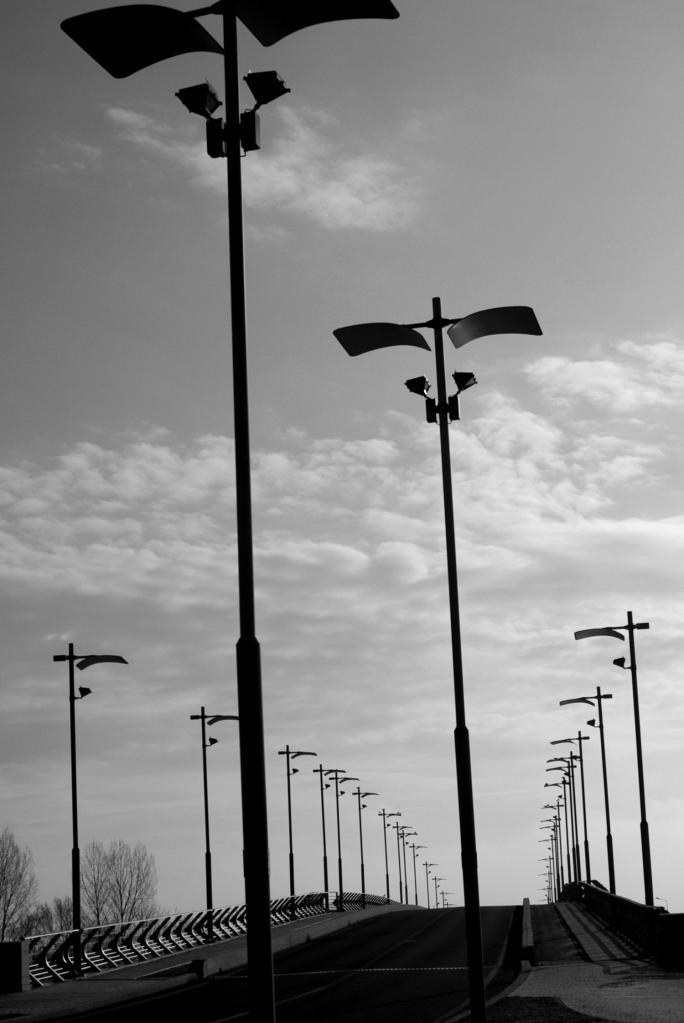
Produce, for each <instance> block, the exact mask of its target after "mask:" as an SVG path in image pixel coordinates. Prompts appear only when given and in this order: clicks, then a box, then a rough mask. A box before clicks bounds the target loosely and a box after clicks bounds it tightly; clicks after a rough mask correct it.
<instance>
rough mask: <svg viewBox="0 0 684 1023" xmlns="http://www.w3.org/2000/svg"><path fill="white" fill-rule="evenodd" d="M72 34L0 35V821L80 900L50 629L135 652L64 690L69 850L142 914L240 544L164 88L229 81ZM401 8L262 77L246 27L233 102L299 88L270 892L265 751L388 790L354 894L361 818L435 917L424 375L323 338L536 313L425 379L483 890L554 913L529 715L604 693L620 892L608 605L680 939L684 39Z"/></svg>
mask: <svg viewBox="0 0 684 1023" xmlns="http://www.w3.org/2000/svg"><path fill="white" fill-rule="evenodd" d="M111 2H112V3H114V0H111ZM92 6H93V5H92V3H91V2H90V0H60V2H59V3H56V2H55V0H28V2H27V0H4V2H3V4H2V10H1V12H0V18H1V19H2V29H3V31H2V40H3V41H2V44H1V45H2V47H3V53H2V57H3V59H2V61H0V75H1V76H2V80H3V87H4V95H5V103H4V104H3V107H2V115H1V116H2V120H3V126H2V127H3V138H4V143H5V144H4V153H5V156H4V159H3V161H2V163H1V164H0V182H1V187H2V195H3V204H2V206H3V229H2V232H1V233H0V238H1V244H2V248H3V273H2V278H1V284H0V287H2V310H3V316H2V336H3V350H4V359H3V368H2V373H1V374H0V388H1V389H2V400H1V401H0V444H1V463H0V466H1V467H0V474H1V485H0V516H1V525H0V542H1V544H2V556H1V557H0V576H1V579H0V583H1V585H0V600H1V606H2V615H1V616H0V639H1V642H2V659H1V662H0V670H1V672H2V675H1V678H2V689H1V693H2V701H3V706H2V741H1V742H0V758H1V771H2V780H3V783H2V787H1V799H0V825H3V826H4V825H7V826H8V827H10V828H11V829H12V830H13V831H14V833H15V835H16V837H17V839H18V841H19V842H20V843H21V844H25V845H28V846H30V848H31V849H32V851H33V853H34V856H35V860H36V868H37V872H38V876H39V880H40V886H41V887H40V893H41V896H42V898H44V899H51V898H52V897H53V896H56V895H62V894H66V893H67V892H68V890H69V885H70V880H69V878H70V874H69V871H70V848H71V824H70V796H69V773H68V772H69V761H68V750H69V746H68V738H69V735H68V701H67V676H66V670H65V666H64V665H59V664H54V663H53V661H52V657H53V655H54V654H56V653H63V652H65V651H66V646H67V643H68V642H69V641H73V642H74V643H75V644H76V647H77V650H79V651H81V652H83V653H98V652H102V653H119V654H122V655H123V656H125V657H126V658H127V659H128V660H129V661H130V666H129V667H127V668H124V667H120V666H109V667H108V666H104V667H96V668H91V669H90V671H89V672H88V673H87V676H86V675H85V674H84V676H82V679H81V680H79V681H82V682H83V684H87V685H88V686H89V687H90V688H92V690H93V695H92V696H90V697H88V699H87V700H84V701H83V702H80V703H78V704H77V707H76V710H77V718H78V754H79V761H78V762H79V793H80V828H81V845H82V846H84V845H85V844H86V843H87V842H88V841H89V840H90V839H99V840H101V841H104V842H109V841H110V840H112V839H119V838H121V839H124V840H126V841H129V842H131V843H133V842H136V841H142V842H144V843H145V844H146V846H147V847H148V849H149V850H150V851H151V852H153V853H154V855H155V857H156V861H157V867H158V872H159V902H160V904H161V905H162V907H164V908H166V909H168V910H173V909H176V908H178V909H182V910H190V909H195V908H200V907H201V906H202V904H203V899H204V873H203V853H204V834H203V816H202V789H201V759H200V735H199V726H198V724H197V723H196V722H191V721H190V720H189V716H190V714H193V713H198V711H199V708H200V707H201V706H202V705H204V706H206V707H207V709H208V710H209V711H211V712H215V713H223V714H231V713H235V712H236V707H237V701H236V691H235V668H234V645H235V641H236V638H237V607H236V563H235V562H236V559H235V553H236V541H235V517H234V491H233V466H232V409H231V372H230V344H229V325H228V317H227V295H226V285H227V255H226V212H225V180H224V173H225V168H224V167H223V165H222V164H221V163H220V162H219V161H212V160H210V159H209V158H208V157H207V156H206V155H205V151H204V141H203V129H202V125H201V122H200V121H199V120H198V119H197V118H194V117H192V116H191V115H189V114H188V113H187V112H186V111H185V110H184V108H183V107H182V106H181V105H180V103H179V102H178V101H177V99H176V98H175V96H174V92H175V91H176V90H177V89H179V88H181V87H183V86H187V85H192V84H195V83H196V82H198V81H202V80H204V79H205V78H208V79H209V80H210V81H212V82H213V84H214V85H215V86H216V87H217V90H218V91H219V92H220V91H221V89H220V86H221V73H222V68H221V61H220V58H219V57H216V56H212V55H201V54H200V55H196V56H193V55H188V56H183V57H179V58H177V59H175V60H173V61H169V62H166V63H163V64H159V65H156V66H155V67H152V68H150V69H148V70H146V71H144V72H141V73H139V74H137V75H135V76H133V77H131V78H128V79H124V80H118V81H117V80H115V79H113V78H111V77H109V76H108V75H107V74H106V73H105V72H103V71H102V70H101V69H100V68H99V67H98V66H97V65H95V64H94V63H93V62H92V61H91V60H90V59H89V58H88V57H87V56H86V55H85V54H84V53H83V52H82V51H80V50H79V49H78V48H77V47H76V46H75V45H74V44H73V43H72V42H71V41H70V40H69V39H68V38H67V36H66V35H65V34H64V33H63V32H61V30H60V27H59V23H60V21H61V20H62V19H63V18H65V17H68V16H70V15H74V14H78V13H81V12H84V11H86V10H89V9H91V8H92ZM397 7H398V8H399V10H400V12H401V17H400V18H399V19H398V20H396V21H356V22H347V23H338V24H330V25H326V26H320V27H316V28H312V29H309V30H306V31H302V32H300V33H298V34H297V35H294V36H291V37H289V38H288V39H286V40H284V41H283V42H281V43H279V44H278V45H276V46H275V47H272V48H269V49H268V50H266V49H263V48H261V47H260V46H259V45H258V44H257V43H256V41H255V40H254V39H253V38H252V37H251V36H250V35H249V34H248V33H247V32H246V31H244V30H241V31H240V40H239V42H240V53H241V68H240V70H241V73H246V72H247V71H248V70H271V69H277V71H278V72H279V73H280V74H281V75H282V76H283V78H284V79H285V81H286V82H287V84H288V86H289V87H290V88H291V90H292V92H291V94H290V95H288V96H286V97H284V98H283V99H281V100H279V101H278V102H277V103H274V104H273V105H272V106H269V107H268V108H265V109H264V110H263V111H262V146H263V148H262V150H261V151H260V152H258V153H252V154H250V155H249V156H248V158H247V159H245V161H244V163H243V175H244V190H245V228H246V253H247V291H248V326H249V369H250V402H251V429H252V441H253V486H254V518H255V569H256V583H257V594H256V596H257V623H258V629H257V631H258V635H259V639H260V641H261V645H262V658H263V673H264V698H265V726H266V749H267V771H268V799H269V819H270V844H271V865H272V894H273V895H274V896H277V895H283V894H286V893H287V889H288V875H287V819H286V789H285V769H284V762H283V761H284V758H283V757H279V756H278V753H277V751H278V750H279V749H282V748H284V745H285V744H286V743H289V744H290V746H291V747H292V748H295V749H305V750H312V751H316V752H317V753H318V754H319V760H320V762H322V763H323V765H324V766H326V767H341V768H344V769H345V770H346V771H348V772H349V773H350V774H352V775H354V776H358V778H359V779H360V784H361V786H362V787H363V788H364V789H367V790H372V791H374V792H377V793H378V794H379V795H378V796H374V797H372V798H369V799H368V800H367V802H368V809H367V810H366V811H365V814H364V829H365V830H364V845H365V853H366V855H365V860H366V876H367V887H368V889H369V890H370V891H374V892H382V891H383V890H384V858H383V850H382V830H381V824H380V821H379V818H378V817H377V811H378V810H380V809H382V808H383V807H384V808H386V809H387V810H388V811H401V813H402V814H403V818H402V819H403V820H404V821H405V822H406V823H408V824H410V825H411V826H412V827H413V828H414V829H415V830H416V831H417V832H418V836H419V837H418V838H417V839H415V841H416V842H418V843H419V844H421V845H423V846H425V847H426V848H425V850H421V851H420V856H421V858H422V857H423V855H424V854H425V853H427V855H428V857H429V860H430V861H432V862H435V863H437V864H438V870H439V876H441V877H443V878H445V881H444V885H443V887H444V888H445V889H446V890H447V891H449V892H451V893H452V895H451V896H450V900H451V901H452V902H460V901H461V900H462V881H461V876H460V856H459V838H458V814H457V798H456V783H455V767H454V754H453V723H454V705H453V683H452V678H451V671H450V641H449V619H448V608H447V591H446V575H445V554H444V521H443V510H442V504H441V479H440V465H439V450H438V434H437V430H436V427H434V426H430V425H428V424H426V423H425V422H424V416H423V409H422V406H421V404H420V401H419V400H418V399H417V398H416V397H415V396H413V395H411V394H409V393H408V392H407V391H406V389H405V388H404V386H403V381H404V380H405V379H406V378H407V377H409V376H416V375H419V374H425V375H427V376H428V377H431V376H432V377H434V372H433V367H432V365H431V356H430V355H429V353H427V352H421V351H419V350H418V349H403V350H401V349H396V350H390V349H387V350H384V351H379V352H376V353H373V354H371V355H367V356H365V357H363V358H358V359H351V358H349V357H348V356H347V355H346V353H345V352H344V351H343V350H342V348H341V347H340V346H339V344H338V343H337V342H336V341H335V339H334V337H333V335H332V331H333V330H334V329H335V328H336V327H339V326H342V325H345V324H349V323H356V322H363V321H373V320H390V321H395V322H400V323H401V322H416V321H419V320H425V319H428V318H429V317H430V315H431V299H432V297H433V296H436V295H439V296H440V297H441V299H442V302H443V307H444V311H445V315H447V316H450V317H457V316H462V315H466V314H467V313H469V312H473V311H475V310H477V309H481V308H487V307H490V306H496V305H507V304H527V305H531V306H533V307H534V309H535V310H536V312H537V315H538V317H539V320H540V322H541V325H542V327H543V330H544V336H543V337H540V338H537V337H515V336H503V337H490V338H486V339H482V340H479V341H476V342H473V343H472V344H471V345H469V346H468V347H467V348H464V349H461V350H460V351H458V352H456V351H455V350H453V349H452V350H451V351H450V352H449V353H448V362H449V365H448V369H449V371H450V372H451V371H453V370H456V369H460V370H470V371H473V372H474V373H475V374H476V376H477V378H478V381H479V386H478V387H477V388H474V389H472V390H469V391H468V392H467V393H466V394H465V395H464V396H463V399H462V414H463V419H462V421H461V422H460V423H459V424H454V425H453V426H452V428H451V442H452V458H453V482H454V494H455V506H456V507H455V520H456V522H455V526H456V536H457V547H458V560H459V573H460V595H461V612H462V628H463V646H464V650H463V655H464V671H465V686H466V705H467V713H468V723H469V727H470V736H471V746H472V757H473V775H474V786H475V813H476V823H477V834H478V853H479V871H480V888H481V896H482V900H483V902H485V903H489V904H497V903H498V904H501V903H503V904H509V903H517V902H520V900H521V899H522V898H523V897H525V896H528V897H530V898H532V899H533V900H534V899H541V898H543V893H542V892H541V891H540V888H541V887H543V885H544V879H543V878H542V877H539V876H538V875H539V874H540V873H542V872H543V871H544V863H543V862H540V859H541V858H542V857H543V856H544V855H545V851H544V850H545V846H544V845H543V844H542V843H540V842H539V839H540V838H541V837H542V832H541V831H539V824H540V820H541V818H542V817H544V816H547V813H546V812H543V811H542V810H541V807H542V805H543V804H544V803H546V802H549V798H548V796H549V793H556V792H557V791H558V790H557V789H550V790H549V789H546V790H545V789H544V783H545V781H547V780H548V778H549V777H553V776H550V775H547V774H546V773H545V768H546V766H547V765H546V759H547V757H550V756H553V755H554V752H555V749H556V748H553V747H551V746H550V745H549V743H550V741H551V740H554V739H558V738H565V737H567V736H571V735H573V734H576V733H577V731H578V729H579V728H580V727H584V725H585V722H586V720H587V718H588V717H591V716H593V712H592V711H591V709H590V708H589V707H585V708H584V709H582V708H577V707H575V708H573V707H567V708H562V709H561V708H559V707H558V702H559V700H561V699H566V698H570V697H576V696H584V695H587V694H590V693H592V692H594V691H595V689H596V686H597V685H600V686H601V688H602V689H603V690H604V691H605V692H611V693H612V694H613V699H612V700H611V701H610V703H609V704H607V705H606V709H605V713H606V739H607V746H608V769H609V782H610V793H611V811H612V818H613V834H614V842H615V861H616V876H617V885H618V891H619V892H620V893H621V894H624V895H626V896H629V897H631V898H636V899H640V898H643V882H642V873H641V863H640V843H639V803H638V790H637V774H636V762H635V745H634V724H633V713H632V703H631V693H630V686H629V673H628V672H622V671H620V670H619V669H618V668H616V667H613V665H612V663H611V662H612V659H613V657H616V656H618V655H620V654H623V653H625V651H624V650H623V649H622V647H623V646H626V644H622V643H619V642H617V641H616V640H613V639H593V640H588V641H586V642H582V643H576V642H574V640H573V632H574V631H575V630H576V629H581V628H588V627H592V626H603V625H623V624H625V623H626V620H627V619H626V614H627V610H632V611H633V612H634V615H635V618H636V620H638V621H648V622H650V630H649V631H648V632H646V631H642V632H639V633H638V634H637V642H638V649H637V654H638V664H639V685H640V697H641V715H642V729H643V742H644V756H645V776H646V797H647V805H648V819H649V823H650V829H651V843H652V847H653V876H654V886H655V894H656V895H657V896H659V897H660V898H661V899H666V900H668V902H669V905H670V908H671V909H675V910H681V911H684V881H683V880H682V872H681V869H680V859H681V855H684V806H683V798H682V786H681V771H682V752H681V745H682V742H681V736H682V733H683V731H684V696H683V695H682V685H681V680H680V677H679V676H680V665H681V663H682V662H683V661H684V599H683V597H682V586H681V576H682V568H683V554H684V487H683V485H682V455H681V450H682V444H681V434H682V428H683V426H684V415H683V413H682V403H683V399H684V353H683V349H682V336H683V333H684V298H683V297H682V296H683V294H684V293H683V291H682V286H681V276H682V256H681V239H682V237H683V236H684V222H683V221H684V202H683V199H684V195H683V185H682V182H683V181H684V142H683V141H682V132H681V128H680V125H681V96H682V91H683V90H684V67H683V66H682V61H681V50H682V44H683V43H684V11H683V10H682V6H681V4H680V3H675V2H674V0H652V2H651V3H649V4H644V3H643V2H642V0H573V2H572V3H567V2H566V3H561V2H560V0H514V2H510V0H506V2H503V0H463V2H461V3H458V4H456V3H453V0H397ZM204 24H205V25H206V27H207V28H208V29H209V30H210V31H212V32H214V33H215V34H216V35H219V33H220V25H219V24H218V21H217V19H204ZM244 101H245V106H247V105H248V101H249V97H248V94H245V97H244ZM584 731H585V732H591V741H590V742H589V743H588V744H587V749H586V779H587V802H588V815H589V837H590V842H591V851H592V867H593V873H594V876H595V877H597V878H598V879H599V880H602V881H603V882H604V883H606V884H607V868H606V859H605V842H604V835H605V823H604V816H603V801H602V786H601V772H600V756H599V742H598V734H597V732H596V731H593V730H591V729H588V728H586V727H585V728H584ZM214 732H215V734H216V736H217V737H218V738H219V739H220V742H219V744H218V745H216V746H215V747H214V748H213V749H212V750H211V753H210V762H209V779H210V797H211V811H212V818H211V819H212V848H213V858H214V892H215V902H216V904H223V905H229V904H235V903H239V902H241V901H242V898H243V888H242V877H241V869H240V859H241V821H240V800H239V780H238V773H237V772H238V751H237V740H236V729H235V725H234V723H232V722H224V723H222V724H220V725H217V726H215V729H214ZM568 748H569V747H568ZM319 760H315V759H314V758H308V759H306V760H305V759H303V758H302V759H301V760H300V761H299V764H300V766H301V771H300V773H299V774H297V775H296V777H295V778H294V779H293V801H294V815H295V816H294V827H295V858H296V872H297V888H298V890H299V891H310V890H318V889H320V887H321V885H322V870H321V837H320V809H319V801H318V800H319V796H318V787H317V781H318V780H317V777H316V776H315V775H314V774H313V773H312V769H313V768H314V767H316V766H317V765H318V762H319ZM347 788H348V790H349V791H348V793H347V795H345V796H344V797H343V798H342V800H341V806H340V811H341V819H342V837H343V853H344V870H345V886H346V887H348V888H350V889H357V890H358V888H359V883H360V882H359V865H358V859H359V857H358V826H357V818H356V810H355V801H354V800H353V799H352V797H351V795H350V794H349V792H350V790H351V786H347ZM327 811H328V820H329V829H328V843H329V853H330V857H331V865H332V862H333V860H334V857H335V855H336V851H335V836H334V834H333V830H332V827H331V826H330V825H331V824H332V820H333V816H334V813H333V811H334V808H333V804H332V801H331V800H330V799H329V801H328V804H327ZM391 840H393V836H392V839H391ZM392 849H393V847H392V845H390V851H392ZM394 851H395V852H396V847H394ZM395 862H396V861H395V860H392V861H391V865H392V870H393V871H394V873H393V875H392V878H393V894H396V871H395V867H394V864H395ZM418 869H419V870H420V871H421V872H422V873H421V874H419V877H421V876H422V877H423V878H424V870H423V867H422V860H421V862H419V866H418ZM411 890H412V881H411ZM423 892H424V885H423V887H422V888H421V895H422V894H423ZM661 904H662V903H661Z"/></svg>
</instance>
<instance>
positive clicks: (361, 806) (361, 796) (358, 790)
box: [353, 785, 378, 909]
mask: <svg viewBox="0 0 684 1023" xmlns="http://www.w3.org/2000/svg"><path fill="white" fill-rule="evenodd" d="M377 794H378V793H377V792H362V791H361V786H360V785H357V786H356V789H355V791H354V793H353V795H355V796H356V798H357V800H358V805H359V847H360V850H361V907H362V909H365V908H366V870H365V866H364V862H363V821H362V815H361V811H362V810H365V809H366V804H365V803H362V802H361V800H362V799H366V797H367V796H377Z"/></svg>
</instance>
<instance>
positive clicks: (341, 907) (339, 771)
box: [325, 767, 359, 913]
mask: <svg viewBox="0 0 684 1023" xmlns="http://www.w3.org/2000/svg"><path fill="white" fill-rule="evenodd" d="M325 774H326V775H327V776H333V777H334V779H335V816H336V819H337V882H338V888H339V895H338V898H339V903H338V906H337V909H338V911H339V912H340V913H344V905H343V897H344V891H343V885H342V836H341V832H340V796H343V795H344V792H340V785H341V784H342V783H343V782H345V781H358V780H359V779H358V778H353V777H352V776H351V775H346V774H345V773H344V771H343V770H342V768H340V767H333V768H330V769H329V770H327V771H325ZM340 775H342V777H340Z"/></svg>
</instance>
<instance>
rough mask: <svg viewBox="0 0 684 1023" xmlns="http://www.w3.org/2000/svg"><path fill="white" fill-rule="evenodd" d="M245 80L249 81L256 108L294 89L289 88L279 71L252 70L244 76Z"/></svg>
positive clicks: (248, 84)
mask: <svg viewBox="0 0 684 1023" xmlns="http://www.w3.org/2000/svg"><path fill="white" fill-rule="evenodd" d="M243 81H245V82H246V83H247V87H248V88H249V91H250V92H251V93H252V95H253V96H254V99H255V100H256V106H255V107H254V109H255V110H256V109H257V107H263V106H264V104H265V103H272V102H273V100H274V99H280V97H281V96H284V95H285V93H286V92H291V91H292V90H291V89H288V87H287V86H286V85H285V82H284V81H283V80H282V78H281V77H280V75H279V74H278V72H277V71H250V72H249V73H248V74H246V75H245V76H244V78H243Z"/></svg>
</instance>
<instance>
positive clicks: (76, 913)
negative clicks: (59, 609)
mask: <svg viewBox="0 0 684 1023" xmlns="http://www.w3.org/2000/svg"><path fill="white" fill-rule="evenodd" d="M68 651H69V652H68V653H66V654H54V656H53V658H52V660H53V661H66V662H67V663H68V665H69V752H70V763H71V828H72V847H71V906H72V921H71V926H72V930H73V932H74V933H73V957H74V958H73V968H74V973H75V974H76V975H77V976H80V975H81V973H82V972H83V968H82V962H81V850H80V849H79V846H78V783H77V777H76V700H82V699H83V698H84V697H85V696H89V695H90V693H91V692H92V690H90V689H88V688H87V687H86V686H79V687H78V693H79V695H78V696H76V682H75V671H74V667H77V668H78V669H79V670H80V671H84V670H85V669H86V668H90V667H91V666H92V665H93V664H128V661H126V660H124V658H123V657H119V655H118V654H77V653H75V651H74V644H73V643H69V648H68Z"/></svg>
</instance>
